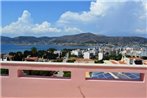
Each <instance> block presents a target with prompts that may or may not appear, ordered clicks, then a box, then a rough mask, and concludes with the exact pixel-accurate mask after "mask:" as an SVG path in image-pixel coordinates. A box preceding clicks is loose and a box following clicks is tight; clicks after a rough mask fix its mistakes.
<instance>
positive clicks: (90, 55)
mask: <svg viewBox="0 0 147 98" xmlns="http://www.w3.org/2000/svg"><path fill="white" fill-rule="evenodd" d="M92 56H93V54H92V53H91V52H89V51H87V52H84V55H83V57H84V59H91V57H92Z"/></svg>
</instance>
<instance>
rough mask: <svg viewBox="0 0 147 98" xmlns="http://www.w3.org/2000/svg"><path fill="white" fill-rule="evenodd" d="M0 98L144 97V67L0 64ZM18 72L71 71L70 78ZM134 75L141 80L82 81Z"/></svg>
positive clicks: (146, 73) (146, 76) (146, 96)
mask: <svg viewBox="0 0 147 98" xmlns="http://www.w3.org/2000/svg"><path fill="white" fill-rule="evenodd" d="M1 68H8V69H9V76H1V77H0V78H1V97H2V98H10V97H11V98H16V97H17V98H33V97H35V98H147V67H142V65H140V67H133V66H130V67H128V66H123V65H122V66H117V65H115V66H108V65H104V66H102V65H97V66H95V65H94V66H93V65H85V64H58V63H56V64H52V63H48V64H47V63H46V64H44V63H35V62H34V63H29V62H28V63H21V62H19V63H17V62H11V63H7V62H1ZM20 70H63V71H71V72H72V76H71V79H53V78H33V77H19V76H20V75H21V72H20ZM90 71H91V72H92V71H97V72H138V73H143V74H144V75H143V81H121V80H119V81H118V80H86V79H85V73H86V72H90Z"/></svg>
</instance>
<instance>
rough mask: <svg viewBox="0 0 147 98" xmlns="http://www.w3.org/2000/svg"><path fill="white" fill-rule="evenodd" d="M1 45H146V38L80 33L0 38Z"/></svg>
mask: <svg viewBox="0 0 147 98" xmlns="http://www.w3.org/2000/svg"><path fill="white" fill-rule="evenodd" d="M1 43H2V44H24V45H31V44H65V43H66V44H71V43H72V44H73V43H74V44H77V45H86V44H98V43H109V44H122V45H128V44H147V38H143V37H111V36H104V35H96V34H93V33H81V34H76V35H66V36H61V37H33V36H19V37H14V38H10V37H5V36H1Z"/></svg>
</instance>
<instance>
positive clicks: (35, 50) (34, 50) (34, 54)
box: [31, 47, 37, 56]
mask: <svg viewBox="0 0 147 98" xmlns="http://www.w3.org/2000/svg"><path fill="white" fill-rule="evenodd" d="M31 52H32V56H37V48H36V47H32V48H31Z"/></svg>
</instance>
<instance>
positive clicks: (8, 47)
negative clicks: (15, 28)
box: [0, 44, 91, 54]
mask: <svg viewBox="0 0 147 98" xmlns="http://www.w3.org/2000/svg"><path fill="white" fill-rule="evenodd" d="M32 47H36V48H37V50H47V49H49V48H55V49H57V50H62V49H65V48H66V49H87V48H91V47H89V46H64V45H55V44H50V45H15V44H1V50H0V53H3V54H7V53H9V52H17V51H21V52H24V51H25V50H31V48H32Z"/></svg>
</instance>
